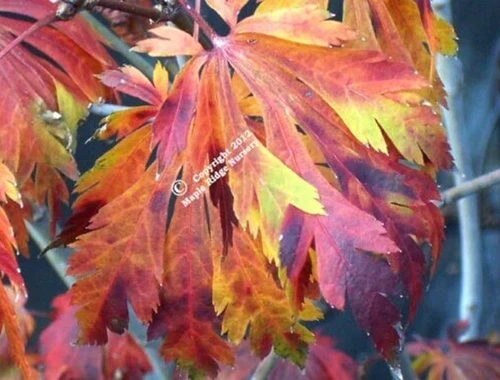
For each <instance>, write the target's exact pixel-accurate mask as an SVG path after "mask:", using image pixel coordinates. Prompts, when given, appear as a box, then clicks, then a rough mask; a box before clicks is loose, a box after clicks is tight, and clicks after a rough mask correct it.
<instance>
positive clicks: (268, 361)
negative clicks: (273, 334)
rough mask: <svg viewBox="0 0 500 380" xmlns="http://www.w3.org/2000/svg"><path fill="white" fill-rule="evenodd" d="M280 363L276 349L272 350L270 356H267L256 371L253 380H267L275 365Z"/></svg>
mask: <svg viewBox="0 0 500 380" xmlns="http://www.w3.org/2000/svg"><path fill="white" fill-rule="evenodd" d="M277 361H278V356H277V355H276V353H275V352H274V348H273V349H271V352H270V353H269V355H267V356H266V357H265V358H264V359H263V360H262V361H261V362H260V363H259V365H258V366H257V368H256V369H255V371H254V373H253V375H252V378H251V380H265V379H267V376H269V374H270V373H271V371H272V370H273V368H274V365H275V364H276V362H277Z"/></svg>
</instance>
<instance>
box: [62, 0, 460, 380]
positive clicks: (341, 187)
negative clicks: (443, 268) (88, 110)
mask: <svg viewBox="0 0 500 380" xmlns="http://www.w3.org/2000/svg"><path fill="white" fill-rule="evenodd" d="M207 3H208V5H209V6H211V7H212V8H213V9H214V10H215V11H216V12H218V13H219V14H220V16H221V17H222V18H223V19H224V20H225V21H226V22H227V23H228V25H229V26H230V28H231V32H230V33H229V35H227V36H225V37H220V36H216V35H214V36H212V44H213V48H212V49H209V50H204V49H203V48H202V46H201V45H200V44H199V43H198V42H197V41H195V40H194V39H193V38H192V37H191V36H190V35H188V34H187V33H185V32H182V31H180V30H178V29H175V28H172V27H169V26H161V27H158V28H155V29H153V30H151V33H152V34H153V37H152V38H149V39H146V40H144V41H141V42H139V43H138V44H137V46H136V48H135V50H137V51H140V52H146V53H148V54H150V55H152V56H172V55H191V56H192V58H191V59H190V60H189V61H188V62H187V63H186V65H185V66H184V67H183V69H182V70H181V71H180V72H179V74H178V75H177V76H176V78H175V80H174V82H173V85H172V87H171V89H170V91H169V92H168V93H167V82H168V81H167V80H165V76H164V75H163V76H161V75H160V76H161V77H162V78H163V79H162V80H161V81H159V82H158V83H161V85H156V83H155V85H153V84H151V83H150V82H149V81H148V80H147V79H146V78H144V76H141V75H140V74H139V73H138V72H137V70H134V69H131V68H126V69H122V70H121V72H118V71H114V72H112V73H107V74H106V75H104V76H103V81H104V82H105V83H107V84H108V85H110V86H111V87H114V88H116V89H117V90H119V91H123V92H126V93H128V94H131V95H133V96H135V97H138V98H139V99H141V100H143V101H145V102H146V103H148V105H145V106H140V107H138V108H134V109H131V110H126V111H122V112H120V113H117V114H115V115H112V116H110V117H109V118H108V120H107V124H106V125H105V127H103V128H102V129H101V130H100V131H98V132H97V134H96V136H97V137H102V138H109V137H112V136H113V135H116V136H117V137H118V139H121V141H120V142H119V144H118V145H117V146H116V147H115V148H113V150H112V151H111V152H112V153H111V152H110V153H109V155H106V156H105V157H106V158H105V160H103V161H101V163H100V165H98V166H96V168H95V169H94V170H93V172H90V174H89V175H88V177H87V178H86V179H85V182H86V183H87V184H89V186H88V187H87V185H85V186H83V187H82V190H84V191H83V193H82V195H80V199H82V201H80V202H81V203H79V207H78V213H79V215H80V217H79V218H77V220H74V222H75V223H74V225H73V226H71V228H72V229H73V235H68V239H69V241H72V240H74V239H75V238H76V237H77V236H79V238H78V239H79V240H77V241H76V242H74V243H73V244H72V246H73V247H74V248H76V253H75V254H74V255H73V256H72V258H71V263H70V271H69V273H70V274H73V275H76V276H77V277H78V281H77V283H76V284H75V285H74V287H73V288H72V290H71V294H72V295H73V302H74V304H75V306H78V307H79V310H78V311H77V313H76V315H77V318H78V320H79V325H80V327H81V333H80V335H79V341H80V342H82V343H93V342H98V343H104V342H105V341H106V339H107V330H106V329H109V330H111V331H114V332H122V331H123V330H124V329H125V328H126V326H127V323H128V312H127V301H130V303H131V305H132V307H133V309H134V310H135V312H136V314H137V315H138V317H139V319H140V320H141V321H142V322H144V323H146V324H149V337H150V338H157V337H160V336H163V335H166V338H165V341H164V342H163V345H162V348H161V352H162V354H163V356H164V358H165V359H167V360H172V359H173V360H176V361H177V363H178V364H180V365H181V366H182V367H184V368H186V369H187V370H188V371H189V372H190V373H191V375H193V376H195V375H202V374H209V375H211V376H214V375H215V374H216V372H217V368H218V363H231V362H232V360H233V358H232V354H231V350H230V348H229V346H228V345H227V343H225V341H224V340H223V339H222V338H221V337H220V335H219V334H218V332H219V331H218V330H219V329H221V331H222V332H223V333H227V334H228V338H229V340H230V341H232V342H235V343H237V342H239V341H241V339H242V337H243V336H244V335H245V329H246V327H247V326H248V327H249V330H248V334H249V337H250V340H251V343H252V349H253V350H254V351H255V352H256V353H257V354H258V355H259V356H263V355H264V354H266V353H267V352H269V350H270V348H271V345H274V348H275V350H276V352H277V353H278V354H280V355H282V356H287V357H290V358H292V360H294V361H295V362H296V363H298V364H299V365H303V364H304V353H305V350H306V348H305V347H306V343H308V342H310V341H311V339H310V333H309V332H308V331H306V330H305V329H302V328H301V327H300V326H301V325H300V324H299V321H300V320H301V319H307V318H308V317H309V316H311V315H313V314H314V313H313V311H312V309H311V307H310V303H309V300H308V298H309V297H310V296H315V297H317V296H318V293H317V292H316V291H315V290H317V288H318V287H319V290H320V291H321V294H322V295H323V297H324V298H325V299H326V301H327V302H328V303H329V304H330V305H331V306H333V307H336V308H339V309H343V308H344V307H345V306H346V304H347V303H349V305H350V306H351V308H352V310H353V313H354V316H355V318H356V320H357V321H358V323H359V324H360V326H361V327H362V328H363V329H364V330H365V331H367V332H369V333H370V334H371V336H372V338H373V340H374V342H375V345H376V348H377V349H378V350H379V351H380V352H381V353H382V355H383V356H384V357H385V358H386V359H389V360H392V359H395V356H396V355H397V353H398V350H399V345H400V340H401V331H400V330H401V327H402V323H403V321H402V320H401V315H400V314H401V313H400V311H399V310H398V308H397V307H396V306H395V305H394V304H393V302H392V301H391V300H392V299H393V298H395V297H399V296H403V295H405V294H407V295H409V304H410V308H409V314H410V317H411V316H413V315H414V313H415V310H416V306H417V304H418V301H419V299H420V297H421V294H422V289H423V281H424V278H425V274H426V273H425V271H426V263H425V256H424V254H423V252H422V246H423V245H425V244H428V245H431V252H432V258H433V259H434V260H435V259H437V257H438V255H439V251H440V246H441V240H442V237H443V220H442V216H441V214H440V213H439V210H438V208H437V207H436V206H435V205H434V204H433V203H432V202H433V201H435V200H437V199H438V198H439V193H438V191H437V188H436V186H435V183H434V181H433V178H432V177H431V175H429V174H427V173H428V172H430V173H431V174H432V170H433V169H435V168H440V167H443V168H447V167H449V166H450V165H451V158H450V155H449V152H448V145H447V143H446V140H445V135H444V131H443V128H442V126H441V125H440V123H439V117H438V116H437V115H434V114H433V112H432V109H431V108H429V107H426V106H425V104H422V103H423V102H424V100H425V99H426V97H425V96H426V93H425V91H424V90H425V89H427V88H428V86H429V84H430V83H429V81H428V78H427V79H426V78H425V76H421V75H417V74H415V67H414V63H413V62H410V61H402V60H391V59H389V58H388V57H387V56H386V55H385V54H384V53H383V52H378V51H373V50H370V51H368V50H363V49H358V48H356V47H353V48H350V47H349V44H350V43H351V42H352V43H354V42H353V41H354V40H355V38H356V32H355V31H353V30H352V29H351V28H349V27H348V26H346V25H345V24H342V23H340V22H337V21H332V20H329V17H330V15H329V14H328V12H326V2H325V1H316V2H310V1H305V0H296V1H293V2H291V3H290V4H288V3H287V4H285V3H284V2H275V1H274V2H273V1H269V0H267V1H263V2H260V5H259V7H258V9H257V12H256V14H255V15H254V16H251V17H249V18H246V19H244V20H243V21H241V22H239V23H238V22H237V19H238V12H239V11H240V10H241V8H242V7H243V6H244V5H245V4H246V3H247V2H246V1H243V0H234V1H222V0H220V1H219V0H211V1H208V2H207ZM288 5H290V6H291V8H292V9H291V10H290V11H289V12H287V11H285V10H286V9H287V6H288ZM419 9H420V8H419ZM422 12H423V11H422ZM304 15H308V17H305V16H304ZM422 17H423V16H422ZM271 22H272V26H267V27H264V25H267V24H268V23H271ZM421 22H422V21H421ZM426 30H430V29H426ZM291 31H293V33H292V32H291ZM430 33H433V32H432V31H431V32H430ZM207 34H209V35H210V31H208V33H207ZM155 71H156V70H155ZM149 128H150V130H151V132H149V130H148V129H149ZM149 133H151V148H153V152H154V153H153V154H152V157H151V158H149V156H148V154H147V151H146V150H145V145H143V144H145V142H146V141H147V139H148V134H149ZM139 134H141V135H140V136H141V137H140V138H138V140H137V141H134V137H137V136H138V135H139ZM122 144H123V145H122ZM127 144H129V145H127ZM126 146H127V149H130V147H131V146H134V147H135V146H140V148H138V150H137V153H136V154H134V155H133V156H134V157H137V158H138V162H139V165H137V167H135V168H134V169H133V172H132V173H133V174H132V177H131V179H130V181H129V180H127V181H125V182H124V183H123V184H122V183H118V184H115V183H114V182H111V181H110V182H108V180H107V177H106V176H107V175H108V174H110V173H115V174H112V175H119V173H125V172H126V171H127V170H130V167H131V166H134V165H135V161H134V158H132V157H130V158H129V157H127V158H126V159H124V158H125V157H126V156H127V153H126V149H125V147H126ZM148 159H150V161H152V162H153V163H152V164H151V165H149V167H148V168H147V169H146V167H145V166H148V164H147V162H146V161H148ZM316 159H319V160H321V161H322V162H320V163H319V164H320V165H318V162H316ZM408 162H411V163H412V165H408ZM410 166H411V167H410ZM141 170H146V171H145V172H143V173H141ZM325 174H326V175H325ZM179 181H183V182H179ZM108 187H109V188H111V189H112V191H111V193H112V194H113V196H112V197H109V198H108V196H107V195H106V194H105V193H106V189H107V188H108ZM170 190H172V192H173V193H174V194H175V196H173V195H171V193H170ZM183 191H186V193H183ZM188 191H189V192H188ZM86 194H88V195H86ZM208 195H210V200H211V202H212V203H213V206H212V205H210V204H208ZM78 202H79V201H77V204H78ZM205 202H207V204H205ZM169 204H170V205H171V206H170V208H169V210H168V217H167V205H169ZM212 207H215V208H216V211H213V210H211V208H212ZM207 212H208V214H209V215H210V217H209V218H207V216H206V213H207ZM217 219H219V220H217ZM89 221H90V224H89ZM217 224H219V227H217ZM165 229H166V230H167V232H166V235H165V233H164V232H165ZM219 229H220V231H219ZM82 234H83V235H82ZM80 235H81V236H80ZM266 260H267V262H268V263H267V264H268V265H265V264H266ZM243 263H245V264H243ZM147 271H149V275H147V274H146V273H148V272H147ZM259 272H262V277H263V276H268V279H269V281H267V280H266V281H264V280H262V283H261V284H260V283H259V284H253V282H254V281H251V280H249V279H250V278H257V277H258V275H257V273H259ZM241 273H246V275H247V276H248V279H247V277H244V278H245V280H246V281H243V282H244V283H241V281H238V279H239V278H240V276H243V275H242V274H241ZM240 280H241V278H240ZM271 280H273V281H275V283H273V282H271ZM257 281H258V280H257ZM254 288H258V289H259V290H258V291H257V290H253V289H254ZM270 294H273V295H274V296H273V298H276V299H278V300H279V302H276V310H273V312H272V313H267V311H268V310H266V313H267V315H266V313H264V311H263V306H262V305H263V299H266V297H269V296H270ZM213 303H214V304H215V310H214V305H213ZM266 308H269V306H266ZM216 314H219V317H217V315H216ZM317 316H318V314H316V317H317ZM294 321H296V323H295V322H294ZM268 325H269V326H274V327H275V328H274V329H273V331H272V332H270V331H269V329H268V328H267V327H268ZM290 327H293V329H295V332H292V333H285V330H286V328H288V329H289V328H290ZM275 330H276V331H275ZM288 331H289V330H288Z"/></svg>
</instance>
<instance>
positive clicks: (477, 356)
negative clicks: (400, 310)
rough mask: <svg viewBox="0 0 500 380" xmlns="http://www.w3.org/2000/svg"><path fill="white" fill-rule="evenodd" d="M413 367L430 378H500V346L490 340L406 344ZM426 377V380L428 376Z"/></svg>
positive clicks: (452, 379) (425, 340) (421, 341)
mask: <svg viewBox="0 0 500 380" xmlns="http://www.w3.org/2000/svg"><path fill="white" fill-rule="evenodd" d="M406 347H407V349H408V353H409V354H410V355H411V356H412V357H414V359H413V363H412V367H413V368H414V370H415V372H416V373H417V375H419V376H422V377H423V378H427V379H436V380H437V379H448V380H458V379H496V378H498V377H500V347H499V346H498V344H495V343H490V342H488V341H487V340H477V341H469V342H464V343H459V342H458V341H456V340H455V339H446V340H428V339H421V340H419V341H416V342H410V343H408V344H407V345H406ZM424 376H425V377H424Z"/></svg>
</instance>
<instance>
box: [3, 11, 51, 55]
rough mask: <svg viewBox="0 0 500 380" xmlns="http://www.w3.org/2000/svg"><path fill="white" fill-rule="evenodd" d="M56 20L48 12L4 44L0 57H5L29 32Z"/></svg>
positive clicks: (33, 31)
mask: <svg viewBox="0 0 500 380" xmlns="http://www.w3.org/2000/svg"><path fill="white" fill-rule="evenodd" d="M56 20H57V16H56V15H54V14H49V15H47V16H45V17H43V18H41V19H39V20H38V21H37V22H35V23H33V24H32V25H31V26H30V27H29V28H28V29H26V30H25V31H24V32H22V33H21V34H19V35H18V36H17V37H16V38H14V39H13V40H12V41H11V42H10V43H9V44H8V45H7V46H5V47H4V48H3V49H2V50H1V51H0V59H2V58H3V57H5V56H6V55H7V54H8V53H9V52H10V51H11V50H12V49H13V48H15V47H16V46H17V45H19V44H20V43H21V42H23V41H24V40H25V39H26V38H27V37H29V36H30V35H31V34H33V33H35V32H36V31H37V30H39V29H41V28H43V27H44V26H47V25H49V24H50V23H52V22H54V21H56Z"/></svg>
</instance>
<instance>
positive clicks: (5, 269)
mask: <svg viewBox="0 0 500 380" xmlns="http://www.w3.org/2000/svg"><path fill="white" fill-rule="evenodd" d="M7 202H14V203H18V204H20V203H21V194H20V193H19V191H18V188H17V181H16V179H15V177H14V174H13V173H12V172H11V171H10V170H9V168H8V167H7V166H6V165H4V164H3V163H2V162H0V272H1V273H2V276H1V277H3V276H6V277H7V278H8V279H9V281H10V282H11V284H12V285H14V286H15V287H17V288H18V289H20V290H21V291H22V292H23V293H26V288H25V285H24V281H23V278H22V277H21V275H20V269H19V267H18V265H17V260H16V252H17V242H16V239H15V237H14V230H13V228H12V226H11V223H10V220H9V217H8V214H7V213H6V212H5V210H4V207H5V206H4V205H5V204H6V203H7Z"/></svg>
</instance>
